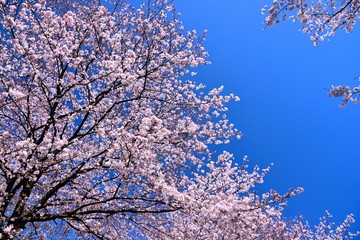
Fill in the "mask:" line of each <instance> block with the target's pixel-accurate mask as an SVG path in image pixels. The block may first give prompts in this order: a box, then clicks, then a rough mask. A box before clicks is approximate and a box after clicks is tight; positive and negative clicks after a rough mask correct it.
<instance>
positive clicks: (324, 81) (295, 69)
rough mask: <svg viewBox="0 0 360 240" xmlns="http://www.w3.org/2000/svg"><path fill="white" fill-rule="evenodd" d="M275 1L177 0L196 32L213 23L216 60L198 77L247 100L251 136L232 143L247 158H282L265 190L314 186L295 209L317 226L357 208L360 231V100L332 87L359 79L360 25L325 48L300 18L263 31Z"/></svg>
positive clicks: (240, 106) (237, 119) (242, 109)
mask: <svg viewBox="0 0 360 240" xmlns="http://www.w3.org/2000/svg"><path fill="white" fill-rule="evenodd" d="M270 2H271V1H270V0H260V1H239V0H225V1H221V2H219V1H213V0H196V1H191V0H175V4H176V6H177V10H178V11H179V12H181V13H182V18H181V19H182V21H183V22H184V25H185V28H186V29H187V30H192V29H196V30H198V32H201V31H202V30H204V29H207V30H208V37H207V41H206V43H205V47H206V48H207V50H208V51H209V53H210V59H209V60H210V61H211V62H212V64H211V65H210V66H207V67H203V68H200V69H198V75H197V76H196V81H197V82H203V83H205V84H206V85H207V86H208V87H216V86H220V85H224V86H225V92H226V93H230V92H233V93H235V94H236V95H238V96H239V97H240V98H241V101H240V102H236V103H232V104H231V105H230V106H229V108H230V111H229V114H228V115H229V116H230V119H231V120H232V121H233V122H234V123H235V124H236V126H237V127H238V128H239V129H240V130H241V131H242V132H243V133H244V137H243V138H242V139H241V140H240V141H234V142H233V143H232V144H231V145H226V146H225V147H224V148H225V149H226V150H228V151H230V152H232V153H234V154H235V156H236V158H237V159H238V160H239V162H240V161H241V159H242V156H243V155H245V154H246V155H248V156H249V159H250V160H251V162H252V163H253V164H259V165H260V166H262V167H264V168H265V167H266V166H268V165H269V164H270V163H274V167H273V168H272V170H271V171H270V173H269V174H268V176H267V178H266V179H265V183H264V184H263V186H260V187H259V191H264V190H267V189H271V188H272V189H276V190H278V191H280V192H283V193H284V192H285V191H286V190H287V189H289V188H290V187H299V186H301V187H303V188H304V189H305V192H304V193H302V194H301V195H299V196H296V197H294V198H292V199H290V200H289V206H288V207H287V208H286V210H285V212H284V214H285V216H286V217H294V216H297V215H303V216H304V217H305V218H306V219H307V220H308V221H309V222H310V224H312V225H313V224H316V223H317V222H318V219H319V218H320V217H321V216H323V215H324V213H325V210H329V211H330V212H331V213H332V215H333V216H334V221H335V222H336V223H338V222H341V221H342V220H343V219H344V218H345V216H346V215H347V214H348V213H354V214H355V218H356V219H357V222H356V223H355V225H354V227H353V230H355V229H356V230H360V204H359V202H360V200H359V199H360V174H359V169H360V151H359V150H360V148H359V143H360V141H359V138H360V124H359V119H360V104H359V105H355V104H349V105H347V106H346V107H345V108H339V107H338V105H339V104H340V103H341V100H340V99H336V98H329V97H328V96H327V91H326V90H325V88H330V86H331V85H332V84H345V85H351V86H355V85H356V84H357V83H358V80H355V78H356V77H358V76H360V62H359V61H358V56H359V55H360V54H359V53H360V48H359V47H358V42H357V40H358V39H359V37H360V30H359V29H357V28H356V27H355V31H354V32H353V33H350V34H345V33H342V32H341V33H340V32H339V33H337V34H336V35H335V37H333V38H332V39H331V40H330V41H326V42H323V43H321V44H320V47H314V46H313V45H312V44H311V43H310V42H309V36H308V35H305V34H303V33H301V32H299V31H298V30H299V29H300V28H301V26H300V25H299V24H293V23H290V22H288V23H284V24H280V25H278V26H276V27H272V28H268V29H266V30H265V31H264V32H263V31H262V29H263V28H264V25H263V20H264V16H263V15H261V12H260V9H261V8H262V7H263V5H265V4H270ZM358 27H359V28H360V26H358Z"/></svg>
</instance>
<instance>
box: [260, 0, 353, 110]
mask: <svg viewBox="0 0 360 240" xmlns="http://www.w3.org/2000/svg"><path fill="white" fill-rule="evenodd" d="M262 12H263V13H264V14H265V13H267V17H266V20H265V23H266V25H267V26H273V25H274V24H278V23H280V22H282V21H285V20H287V19H290V20H292V21H293V22H296V21H299V22H300V23H301V24H302V25H303V28H302V31H303V32H304V33H308V34H310V35H311V37H310V39H311V41H312V42H313V43H314V45H315V46H318V44H319V42H321V41H324V40H325V39H328V38H329V37H332V36H333V35H334V34H335V32H336V31H339V30H341V29H343V30H345V31H346V32H351V31H352V30H353V28H354V25H355V23H356V21H357V20H358V19H359V17H360V2H359V1H356V0H346V1H343V0H318V1H309V0H273V1H272V4H271V5H270V6H265V7H264V8H263V9H262ZM292 13H293V14H292ZM329 95H330V96H334V97H342V98H343V104H341V105H340V106H344V104H347V103H348V102H349V101H351V102H355V103H358V102H359V97H360V85H359V86H356V87H354V88H350V87H349V86H332V89H331V90H330V91H329Z"/></svg>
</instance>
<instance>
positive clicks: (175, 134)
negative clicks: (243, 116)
mask: <svg viewBox="0 0 360 240" xmlns="http://www.w3.org/2000/svg"><path fill="white" fill-rule="evenodd" d="M0 34H1V38H0V238H1V239H59V237H60V238H61V239H68V238H70V239H74V238H78V239H79V238H80V239H132V238H134V239H138V238H141V239H143V238H151V239H152V238H159V239H167V238H169V239H195V238H196V239H219V238H221V239H236V238H237V239H271V238H285V239H286V238H288V239H292V238H294V237H301V236H317V235H316V234H318V235H319V236H323V237H324V238H326V236H335V235H334V234H343V235H344V236H345V237H351V236H352V235H351V234H350V233H348V228H349V225H350V223H351V222H353V218H352V216H351V215H350V216H349V217H348V218H347V219H346V221H345V222H344V224H343V225H341V226H340V227H339V228H338V229H336V230H334V231H331V232H329V231H328V229H326V231H324V230H323V229H324V227H322V228H321V227H320V228H318V230H317V231H313V230H311V228H307V227H306V223H304V222H302V221H297V222H288V221H286V220H284V219H283V218H282V216H281V212H282V209H283V206H284V200H286V199H287V198H289V197H292V196H293V195H295V194H298V193H300V192H301V191H302V189H301V188H298V189H290V190H289V192H287V193H285V194H283V195H281V194H279V193H277V192H276V191H274V190H271V191H269V192H268V193H264V194H262V195H258V194H256V193H255V192H254V190H253V189H254V186H255V185H256V184H261V183H262V182H263V178H264V176H265V174H266V173H267V172H268V171H269V168H266V169H264V170H261V169H260V168H259V167H258V166H256V167H255V168H253V169H249V167H248V165H247V159H246V158H244V163H243V164H240V165H237V164H236V163H234V159H233V156H232V155H231V154H230V153H228V152H223V153H220V154H216V153H215V152H214V151H213V150H211V148H212V146H213V145H217V144H226V143H228V142H229V141H230V139H232V138H240V137H241V133H240V132H239V131H238V130H237V129H236V128H234V125H233V124H231V123H230V122H229V120H228V119H227V117H226V115H225V114H224V112H225V111H226V110H227V108H226V102H228V101H230V100H238V97H236V96H234V95H233V94H230V95H227V96H224V95H221V92H222V90H223V87H219V88H216V89H213V90H211V91H209V92H208V93H206V92H205V91H204V85H202V84H197V83H195V82H193V81H191V80H188V79H190V78H191V75H193V74H194V73H193V69H194V68H195V67H197V66H199V65H207V64H209V62H207V61H206V60H205V58H206V57H207V55H208V54H207V52H206V51H205V49H204V48H203V47H202V45H201V44H202V42H203V41H204V39H205V33H203V34H199V35H197V33H196V32H195V31H191V32H185V30H184V27H183V24H182V23H181V21H180V20H179V18H178V14H177V13H176V11H175V8H174V5H173V3H172V2H170V1H166V0H149V1H147V2H146V3H145V4H142V5H141V7H139V8H134V7H133V6H131V5H130V4H128V3H126V2H125V1H121V0H114V1H113V0H110V1H104V2H101V1H95V0H94V1H81V0H78V1H71V0H68V1H67V0H49V1H46V0H0ZM323 225H324V224H323ZM323 225H321V226H323ZM329 234H333V235H329ZM336 236H338V235H336Z"/></svg>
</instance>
